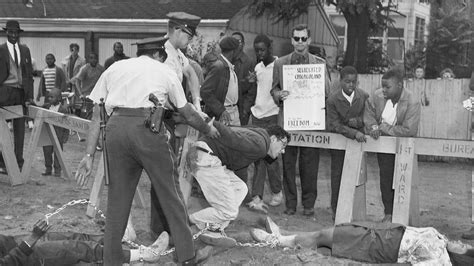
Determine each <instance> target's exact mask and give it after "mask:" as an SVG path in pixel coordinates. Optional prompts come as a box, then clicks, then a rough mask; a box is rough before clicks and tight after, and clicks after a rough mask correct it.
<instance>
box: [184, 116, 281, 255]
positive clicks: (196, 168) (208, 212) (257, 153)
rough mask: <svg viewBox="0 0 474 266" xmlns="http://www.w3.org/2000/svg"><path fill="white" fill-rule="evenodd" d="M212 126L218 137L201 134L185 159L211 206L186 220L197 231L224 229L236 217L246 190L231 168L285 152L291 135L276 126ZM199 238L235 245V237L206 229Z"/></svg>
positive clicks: (237, 168)
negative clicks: (209, 228) (218, 134)
mask: <svg viewBox="0 0 474 266" xmlns="http://www.w3.org/2000/svg"><path fill="white" fill-rule="evenodd" d="M213 125H214V127H215V128H217V130H218V131H219V133H220V137H219V138H210V137H207V136H202V137H200V138H199V139H198V141H196V143H195V144H194V145H193V146H192V147H191V148H190V150H189V151H188V155H187V158H186V159H187V161H188V165H189V167H190V172H191V173H192V175H193V176H194V177H195V178H196V180H197V182H198V183H199V185H200V186H201V190H202V192H203V194H204V197H205V198H206V200H207V201H208V203H209V205H210V207H208V208H205V209H202V210H199V211H197V212H195V213H193V214H191V215H190V216H189V220H190V222H191V223H192V224H194V225H196V227H197V228H198V229H199V230H202V229H204V228H206V227H207V226H208V225H209V224H210V225H211V227H212V229H214V230H217V231H221V232H223V230H224V228H226V227H227V226H228V225H229V223H230V222H231V221H233V220H234V219H235V218H237V215H238V213H239V206H240V205H241V203H242V201H243V200H244V198H245V196H246V195H247V191H248V188H247V185H246V184H245V182H244V181H242V180H241V179H240V178H239V177H238V176H237V175H236V174H235V173H234V171H236V170H239V169H242V168H245V167H247V166H249V165H250V164H251V163H253V162H255V161H257V160H260V159H263V158H267V159H268V160H274V159H276V158H277V157H278V155H280V154H283V153H284V152H285V147H286V145H287V144H288V142H289V141H290V135H289V133H288V132H286V131H285V130H283V128H281V127H280V126H277V125H271V126H269V127H267V128H259V127H237V126H225V125H224V124H222V123H220V122H214V123H213ZM200 239H201V241H203V242H204V243H206V244H209V245H221V246H222V245H223V246H234V245H235V240H234V239H231V238H229V237H226V236H224V234H220V233H217V232H211V231H206V232H205V233H203V234H202V235H201V236H200Z"/></svg>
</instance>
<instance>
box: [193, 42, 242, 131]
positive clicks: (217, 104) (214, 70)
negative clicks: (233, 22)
mask: <svg viewBox="0 0 474 266" xmlns="http://www.w3.org/2000/svg"><path fill="white" fill-rule="evenodd" d="M219 46H220V48H221V51H222V54H220V55H219V56H218V61H216V63H215V64H212V66H211V69H210V71H209V73H208V74H207V76H206V79H205V80H204V83H203V84H202V86H201V96H202V100H203V101H204V104H205V105H206V107H205V110H204V111H205V112H206V113H207V114H208V115H209V116H210V117H215V118H216V119H217V120H219V121H220V122H222V123H223V124H224V125H234V126H240V119H239V108H238V106H237V102H238V101H239V85H238V84H239V83H238V79H237V75H236V74H235V71H234V66H233V64H232V63H233V62H234V60H235V58H236V56H237V55H238V51H237V48H238V47H239V41H237V40H236V39H235V38H232V37H225V38H223V39H222V40H221V42H220V43H219Z"/></svg>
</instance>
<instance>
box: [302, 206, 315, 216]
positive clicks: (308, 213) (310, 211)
mask: <svg viewBox="0 0 474 266" xmlns="http://www.w3.org/2000/svg"><path fill="white" fill-rule="evenodd" d="M303 215H304V216H306V217H312V216H314V209H313V208H304V210H303Z"/></svg>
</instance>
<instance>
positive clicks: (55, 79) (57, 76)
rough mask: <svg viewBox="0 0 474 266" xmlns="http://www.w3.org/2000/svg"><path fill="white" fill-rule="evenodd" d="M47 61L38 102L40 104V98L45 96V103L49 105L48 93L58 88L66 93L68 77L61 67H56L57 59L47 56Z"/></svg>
mask: <svg viewBox="0 0 474 266" xmlns="http://www.w3.org/2000/svg"><path fill="white" fill-rule="evenodd" d="M45 60H46V65H47V67H46V68H45V69H44V70H43V73H42V74H41V79H40V84H39V89H38V94H37V96H36V101H37V102H39V100H40V98H41V97H42V96H44V101H45V103H47V99H48V93H49V92H50V91H51V90H52V89H54V88H58V89H60V90H61V91H66V75H65V74H64V71H63V70H62V69H61V68H60V67H58V66H56V64H55V63H56V58H55V57H54V55H53V54H47V55H46V58H45Z"/></svg>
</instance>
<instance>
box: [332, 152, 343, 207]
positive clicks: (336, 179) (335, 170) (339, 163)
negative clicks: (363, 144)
mask: <svg viewBox="0 0 474 266" xmlns="http://www.w3.org/2000/svg"><path fill="white" fill-rule="evenodd" d="M330 153H331V209H332V213H333V215H336V208H337V200H338V198H339V188H340V187H341V176H342V168H343V167H344V156H345V154H346V151H344V150H330Z"/></svg>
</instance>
